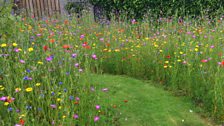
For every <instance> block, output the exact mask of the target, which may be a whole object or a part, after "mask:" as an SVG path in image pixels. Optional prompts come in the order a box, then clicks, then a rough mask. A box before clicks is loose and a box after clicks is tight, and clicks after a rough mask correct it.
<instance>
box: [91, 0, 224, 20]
mask: <svg viewBox="0 0 224 126" xmlns="http://www.w3.org/2000/svg"><path fill="white" fill-rule="evenodd" d="M90 3H91V4H93V5H97V6H101V7H102V8H104V10H105V11H106V13H107V14H111V13H112V12H113V11H114V10H119V11H120V12H122V14H126V16H127V17H128V18H135V19H142V18H143V17H144V15H145V14H150V15H151V16H152V15H153V16H154V17H159V16H181V17H183V16H186V15H188V16H189V15H190V16H203V15H209V16H211V17H213V16H216V15H220V14H223V12H224V8H223V7H224V1H223V0H90Z"/></svg>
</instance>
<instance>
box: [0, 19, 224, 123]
mask: <svg viewBox="0 0 224 126" xmlns="http://www.w3.org/2000/svg"><path fill="white" fill-rule="evenodd" d="M223 25H224V23H223V20H222V18H218V17H217V19H213V20H210V19H208V18H203V20H200V21H194V20H193V19H190V18H184V20H182V21H180V20H178V18H160V19H158V20H157V19H156V20H154V21H153V20H145V21H144V22H136V21H134V20H132V21H130V22H115V21H114V20H112V21H111V22H110V25H105V24H97V23H94V21H93V18H92V16H91V15H84V18H80V19H73V18H71V19H70V20H54V19H43V20H39V21H37V20H34V19H32V18H18V21H16V22H15V24H14V28H13V30H11V31H12V33H11V36H7V34H4V33H3V35H2V38H1V39H0V46H1V49H0V54H1V57H0V60H1V62H0V65H1V66H2V67H1V69H0V70H1V74H0V75H1V80H0V85H1V86H0V90H1V91H0V96H1V102H0V106H2V107H1V108H2V109H0V112H1V113H5V115H1V116H0V120H1V122H0V124H2V125H12V124H13V125H14V124H18V125H23V123H24V121H25V124H27V125H36V124H39V125H51V124H56V125H76V124H78V125H113V124H115V123H116V121H115V119H114V118H115V116H114V115H116V114H115V113H116V111H114V110H113V109H111V108H110V107H111V106H103V105H101V109H100V110H101V111H99V109H97V108H95V106H96V105H98V104H100V103H97V101H98V99H97V91H94V87H95V85H92V84H91V80H90V79H89V76H91V74H90V72H96V73H112V74H126V75H129V76H132V77H136V78H141V79H150V80H154V81H156V82H159V83H160V84H162V85H164V86H165V87H167V88H168V89H172V90H173V91H178V92H180V91H181V93H182V94H184V95H188V96H191V97H192V100H193V101H194V102H195V104H197V105H199V106H201V107H202V108H204V109H205V110H206V112H208V113H210V115H211V116H212V117H213V118H214V119H215V120H216V121H217V122H223V121H224V116H223V115H224V110H223V108H224V103H223V100H224V89H223V87H224V86H223V76H224V74H223V70H224V59H223V54H222V53H223V39H224V36H223V32H224V31H223ZM159 83H158V84H159ZM105 90H106V89H105ZM105 90H104V91H105ZM149 93H150V92H149ZM77 115H78V117H77ZM98 117H100V120H98V119H99V118H98ZM94 119H95V120H94Z"/></svg>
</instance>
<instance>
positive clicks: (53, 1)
mask: <svg viewBox="0 0 224 126" xmlns="http://www.w3.org/2000/svg"><path fill="white" fill-rule="evenodd" d="M51 4H52V6H51V9H52V10H53V13H52V15H51V16H54V15H55V10H56V9H55V8H56V6H55V0H52V1H51Z"/></svg>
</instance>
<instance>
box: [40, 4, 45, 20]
mask: <svg viewBox="0 0 224 126" xmlns="http://www.w3.org/2000/svg"><path fill="white" fill-rule="evenodd" d="M40 11H41V17H43V16H44V15H45V13H44V3H43V0H40Z"/></svg>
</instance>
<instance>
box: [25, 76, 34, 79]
mask: <svg viewBox="0 0 224 126" xmlns="http://www.w3.org/2000/svg"><path fill="white" fill-rule="evenodd" d="M23 80H32V78H31V77H28V76H25V77H24V78H23Z"/></svg>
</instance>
